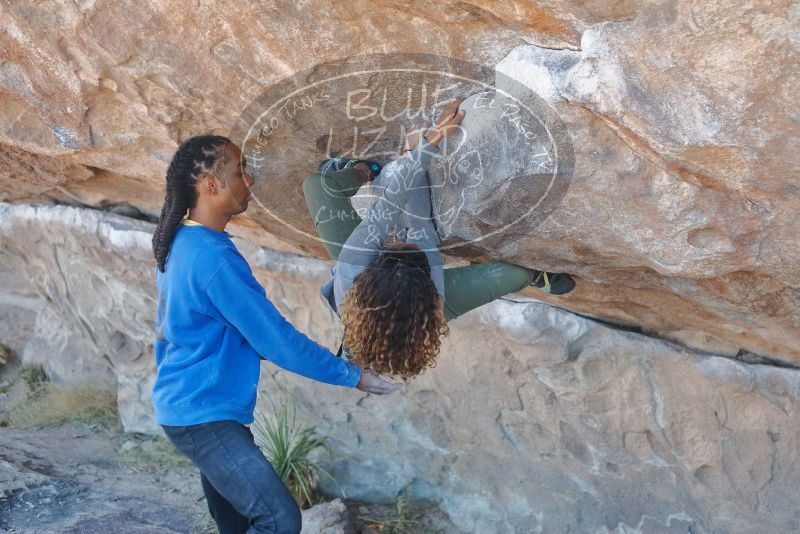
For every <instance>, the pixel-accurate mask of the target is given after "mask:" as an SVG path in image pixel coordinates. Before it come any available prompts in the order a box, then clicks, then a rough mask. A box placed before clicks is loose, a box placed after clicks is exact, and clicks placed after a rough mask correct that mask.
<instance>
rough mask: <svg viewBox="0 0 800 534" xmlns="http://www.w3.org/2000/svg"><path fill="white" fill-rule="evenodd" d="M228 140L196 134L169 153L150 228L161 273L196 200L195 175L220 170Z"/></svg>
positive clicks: (196, 176)
mask: <svg viewBox="0 0 800 534" xmlns="http://www.w3.org/2000/svg"><path fill="white" fill-rule="evenodd" d="M230 142H231V141H230V139H228V138H227V137H223V136H221V135H199V136H197V137H192V138H190V139H187V140H186V141H184V142H183V143H181V145H180V146H179V147H178V150H177V151H176V152H175V155H174V156H173V157H172V161H171V162H170V164H169V168H168V169H167V191H166V196H165V197H164V206H163V207H162V208H161V217H160V218H159V219H158V226H156V230H155V232H153V254H155V257H156V263H157V265H158V270H160V271H161V272H162V273H163V272H164V268H165V265H166V263H167V254H168V253H169V249H170V246H171V245H172V240H173V239H174V238H175V233H176V232H177V231H178V226H179V225H180V223H181V219H183V217H184V216H185V215H186V213H187V212H188V211H189V209H191V208H194V207H195V205H196V204H197V188H196V185H197V178H198V177H200V176H202V175H203V174H206V173H208V172H213V173H217V172H219V168H220V163H222V160H223V158H222V157H221V156H222V155H223V154H224V152H223V151H224V150H225V145H226V144H227V143H230Z"/></svg>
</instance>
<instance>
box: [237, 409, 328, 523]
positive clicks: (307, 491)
mask: <svg viewBox="0 0 800 534" xmlns="http://www.w3.org/2000/svg"><path fill="white" fill-rule="evenodd" d="M252 431H253V436H254V437H255V440H256V443H257V444H258V446H259V447H260V448H261V450H262V451H263V453H264V455H265V456H266V457H267V459H268V460H269V462H270V463H271V464H272V467H273V468H274V469H275V471H276V472H277V473H278V475H279V476H280V477H281V480H282V481H283V483H284V484H286V487H287V488H289V491H291V492H292V495H294V498H295V500H296V501H297V503H298V504H299V505H300V507H301V508H306V507H308V506H312V505H314V504H316V503H317V502H320V499H319V497H318V496H317V494H316V490H315V483H316V479H317V477H318V476H320V475H325V476H328V477H330V478H331V479H332V478H333V477H331V475H330V474H329V473H328V472H327V471H325V470H324V469H323V468H322V467H320V465H319V464H318V463H316V462H315V461H314V460H312V459H311V458H310V453H311V451H313V450H315V449H317V448H319V447H322V448H324V449H326V450H327V451H328V452H329V453H330V448H329V447H328V444H327V443H326V441H325V438H324V437H322V436H319V435H317V434H316V432H315V427H302V426H300V424H299V423H298V421H297V412H296V408H295V405H294V404H292V405H291V407H290V406H289V405H288V404H287V403H286V402H284V403H282V404H281V405H280V406H278V407H277V408H276V409H275V410H274V414H273V415H272V416H269V417H268V416H266V415H265V414H264V413H263V412H261V411H258V410H256V412H255V421H254V423H253V426H252Z"/></svg>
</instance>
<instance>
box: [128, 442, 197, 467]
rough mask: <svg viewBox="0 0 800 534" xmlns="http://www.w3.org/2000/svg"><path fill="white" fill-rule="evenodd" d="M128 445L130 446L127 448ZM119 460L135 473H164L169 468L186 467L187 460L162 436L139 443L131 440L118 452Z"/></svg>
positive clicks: (188, 463) (188, 464) (187, 464)
mask: <svg viewBox="0 0 800 534" xmlns="http://www.w3.org/2000/svg"><path fill="white" fill-rule="evenodd" d="M128 444H130V446H127V445H128ZM120 459H121V460H122V461H123V462H125V463H127V464H130V465H131V467H133V468H135V469H136V470H137V471H144V472H164V471H165V470H166V469H169V468H171V467H188V466H190V465H192V464H191V462H189V460H188V458H186V457H185V456H184V455H183V454H181V453H180V452H179V451H178V449H176V448H175V447H174V446H173V445H172V443H170V441H169V439H167V438H165V437H163V436H153V437H148V438H147V439H145V440H144V441H142V442H140V443H136V442H135V441H134V440H133V439H131V440H129V441H128V442H127V443H126V446H124V447H123V450H121V451H120Z"/></svg>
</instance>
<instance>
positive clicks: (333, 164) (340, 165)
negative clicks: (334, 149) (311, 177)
mask: <svg viewBox="0 0 800 534" xmlns="http://www.w3.org/2000/svg"><path fill="white" fill-rule="evenodd" d="M358 163H366V164H367V166H368V167H369V170H370V171H371V172H372V175H373V178H374V177H375V176H378V175H379V174H380V173H381V169H382V168H383V166H382V165H381V164H380V163H378V162H377V161H369V160H366V159H349V158H328V159H326V160H323V161H322V163H320V164H319V172H336V171H341V170H343V169H349V168H350V167H355V166H356V165H357V164H358Z"/></svg>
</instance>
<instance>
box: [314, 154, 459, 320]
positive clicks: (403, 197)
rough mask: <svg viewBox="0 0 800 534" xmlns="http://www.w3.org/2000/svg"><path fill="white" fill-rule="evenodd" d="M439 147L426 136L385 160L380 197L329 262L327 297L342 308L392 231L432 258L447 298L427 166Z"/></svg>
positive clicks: (324, 292)
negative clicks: (348, 292) (401, 154)
mask: <svg viewBox="0 0 800 534" xmlns="http://www.w3.org/2000/svg"><path fill="white" fill-rule="evenodd" d="M438 153H439V149H438V147H436V146H434V145H431V144H430V143H428V142H427V141H426V140H424V139H422V140H421V142H420V144H419V146H417V148H415V149H414V150H412V151H411V152H409V153H407V154H406V155H404V156H402V157H400V158H398V159H396V160H394V161H392V162H390V163H388V164H386V165H385V166H384V167H383V169H382V170H381V173H380V175H379V176H378V177H376V178H375V180H374V181H375V182H376V183H377V184H383V185H385V187H384V189H383V192H382V193H381V195H380V197H379V198H378V199H377V200H376V201H375V202H374V203H373V204H372V206H370V208H369V210H368V211H367V213H366V215H365V217H364V218H363V219H362V220H361V222H360V223H359V225H358V226H357V227H356V229H355V230H353V232H352V233H351V234H350V237H349V238H348V239H347V241H346V242H345V244H344V246H343V247H342V251H341V252H340V253H339V259H338V261H337V262H336V264H335V265H334V266H333V267H332V268H331V275H332V278H331V279H330V280H328V281H327V282H326V283H325V284H324V285H323V286H322V289H321V292H322V295H323V297H325V299H326V300H327V301H328V303H329V304H330V306H331V308H333V310H334V311H335V312H336V313H337V314H338V313H339V309H340V308H339V307H340V303H341V302H342V300H343V299H344V295H345V293H346V292H347V290H348V289H350V287H351V286H352V285H353V281H354V280H355V278H356V277H357V276H358V275H359V274H361V272H362V271H363V270H364V269H366V268H367V267H369V266H370V265H372V264H373V263H374V262H375V261H376V260H377V259H378V256H379V255H380V249H381V246H382V245H383V244H384V242H385V241H386V239H387V238H388V237H389V235H390V234H392V233H395V234H396V235H397V236H398V237H399V238H400V239H402V240H404V241H406V242H410V243H416V244H417V245H418V246H419V247H420V249H421V250H422V251H423V252H424V253H425V255H426V256H427V258H428V263H429V264H430V267H431V278H432V280H433V283H434V285H435V286H436V290H437V292H438V293H439V295H441V297H442V299H444V270H443V266H442V255H441V253H440V252H439V250H438V248H437V247H438V245H439V241H440V239H439V234H438V233H437V231H436V227H435V224H434V222H433V217H432V209H431V197H430V183H429V181H428V167H429V165H430V163H431V160H432V159H433V157H434V156H436V155H438Z"/></svg>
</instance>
